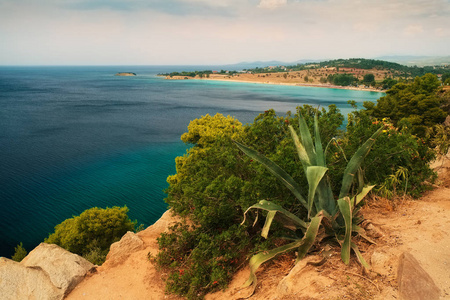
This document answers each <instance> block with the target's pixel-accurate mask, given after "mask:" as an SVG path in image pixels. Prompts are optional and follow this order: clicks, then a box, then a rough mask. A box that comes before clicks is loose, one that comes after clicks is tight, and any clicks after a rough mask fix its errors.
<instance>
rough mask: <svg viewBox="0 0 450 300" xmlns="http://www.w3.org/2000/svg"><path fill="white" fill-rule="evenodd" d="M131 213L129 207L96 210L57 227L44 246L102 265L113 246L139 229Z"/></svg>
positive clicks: (84, 213) (86, 212) (88, 211)
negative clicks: (60, 248)
mask: <svg viewBox="0 0 450 300" xmlns="http://www.w3.org/2000/svg"><path fill="white" fill-rule="evenodd" d="M127 213H128V208H127V207H126V206H125V207H117V206H115V207H112V208H105V209H102V208H98V207H93V208H91V209H88V210H85V211H84V212H82V213H81V214H80V215H79V216H74V217H73V218H70V219H67V220H65V221H63V222H62V223H61V224H58V225H56V226H55V232H54V233H52V234H50V235H49V237H48V238H46V239H45V241H44V242H46V243H49V244H56V245H58V246H60V247H62V248H64V249H66V250H68V251H70V252H72V253H75V254H78V255H81V256H83V257H85V258H86V259H87V260H89V261H90V262H92V263H94V264H102V263H103V262H104V261H105V259H106V255H107V254H108V251H109V247H110V246H111V244H112V243H114V242H117V241H118V240H120V238H121V237H122V236H123V235H124V234H125V233H126V232H127V231H133V230H134V228H135V225H136V222H132V221H131V220H130V219H129V218H128V215H127Z"/></svg>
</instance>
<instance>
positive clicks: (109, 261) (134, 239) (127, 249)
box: [104, 231, 144, 267]
mask: <svg viewBox="0 0 450 300" xmlns="http://www.w3.org/2000/svg"><path fill="white" fill-rule="evenodd" d="M143 248H144V241H142V239H141V238H140V237H139V236H138V235H137V234H135V233H133V232H131V231H128V232H127V233H126V234H125V235H124V236H123V237H122V238H121V239H120V241H118V242H116V243H114V244H112V245H111V247H110V249H109V252H108V255H107V256H106V261H105V263H104V265H105V266H108V267H114V266H117V265H119V264H121V263H123V262H124V261H125V260H126V259H127V258H128V257H129V256H130V255H131V254H132V253H134V252H136V251H139V250H141V249H143Z"/></svg>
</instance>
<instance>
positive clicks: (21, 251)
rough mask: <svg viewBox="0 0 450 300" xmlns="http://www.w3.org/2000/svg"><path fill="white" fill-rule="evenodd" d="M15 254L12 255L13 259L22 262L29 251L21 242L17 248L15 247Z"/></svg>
mask: <svg viewBox="0 0 450 300" xmlns="http://www.w3.org/2000/svg"><path fill="white" fill-rule="evenodd" d="M14 250H15V251H14V254H13V256H12V257H11V259H12V260H14V261H17V262H21V261H22V259H24V258H25V256H27V254H28V252H27V250H25V248H24V247H23V243H22V242H20V243H19V244H18V245H17V246H16V247H15V248H14Z"/></svg>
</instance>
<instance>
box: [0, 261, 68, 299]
mask: <svg viewBox="0 0 450 300" xmlns="http://www.w3.org/2000/svg"><path fill="white" fill-rule="evenodd" d="M0 297H1V299H2V300H22V299H23V300H25V299H46V300H47V299H48V300H59V299H63V297H64V291H63V290H61V289H58V288H56V287H55V286H54V285H53V284H52V282H51V280H50V277H49V276H48V274H47V273H46V272H44V271H43V270H42V269H41V268H39V267H26V266H24V265H23V264H21V263H18V262H15V261H13V260H10V259H7V258H4V257H0Z"/></svg>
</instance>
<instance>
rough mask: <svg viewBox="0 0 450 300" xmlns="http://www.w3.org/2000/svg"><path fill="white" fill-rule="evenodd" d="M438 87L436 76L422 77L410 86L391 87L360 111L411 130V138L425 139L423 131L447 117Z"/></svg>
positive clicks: (365, 104) (427, 75)
mask: <svg viewBox="0 0 450 300" xmlns="http://www.w3.org/2000/svg"><path fill="white" fill-rule="evenodd" d="M440 85H441V82H440V81H439V80H438V78H437V76H436V75H433V74H426V75H424V76H422V77H416V78H415V79H414V81H413V82H412V83H409V84H408V83H398V84H396V85H394V86H393V87H392V89H390V90H388V91H387V92H386V96H384V97H381V98H380V99H378V101H377V103H376V104H374V103H373V102H366V103H364V107H365V108H366V109H367V111H368V113H369V114H370V115H372V116H373V117H376V118H385V117H388V118H390V119H391V120H392V122H393V123H394V125H395V126H398V127H400V128H403V127H411V129H412V133H413V134H415V135H417V136H419V137H421V138H425V136H426V132H427V128H430V127H433V126H434V125H436V124H440V123H442V122H443V121H444V120H445V117H446V116H447V113H446V112H445V111H444V110H443V109H442V108H441V106H442V105H443V104H444V103H442V100H441V99H440V98H439V96H438V93H437V92H438V90H439V89H440Z"/></svg>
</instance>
